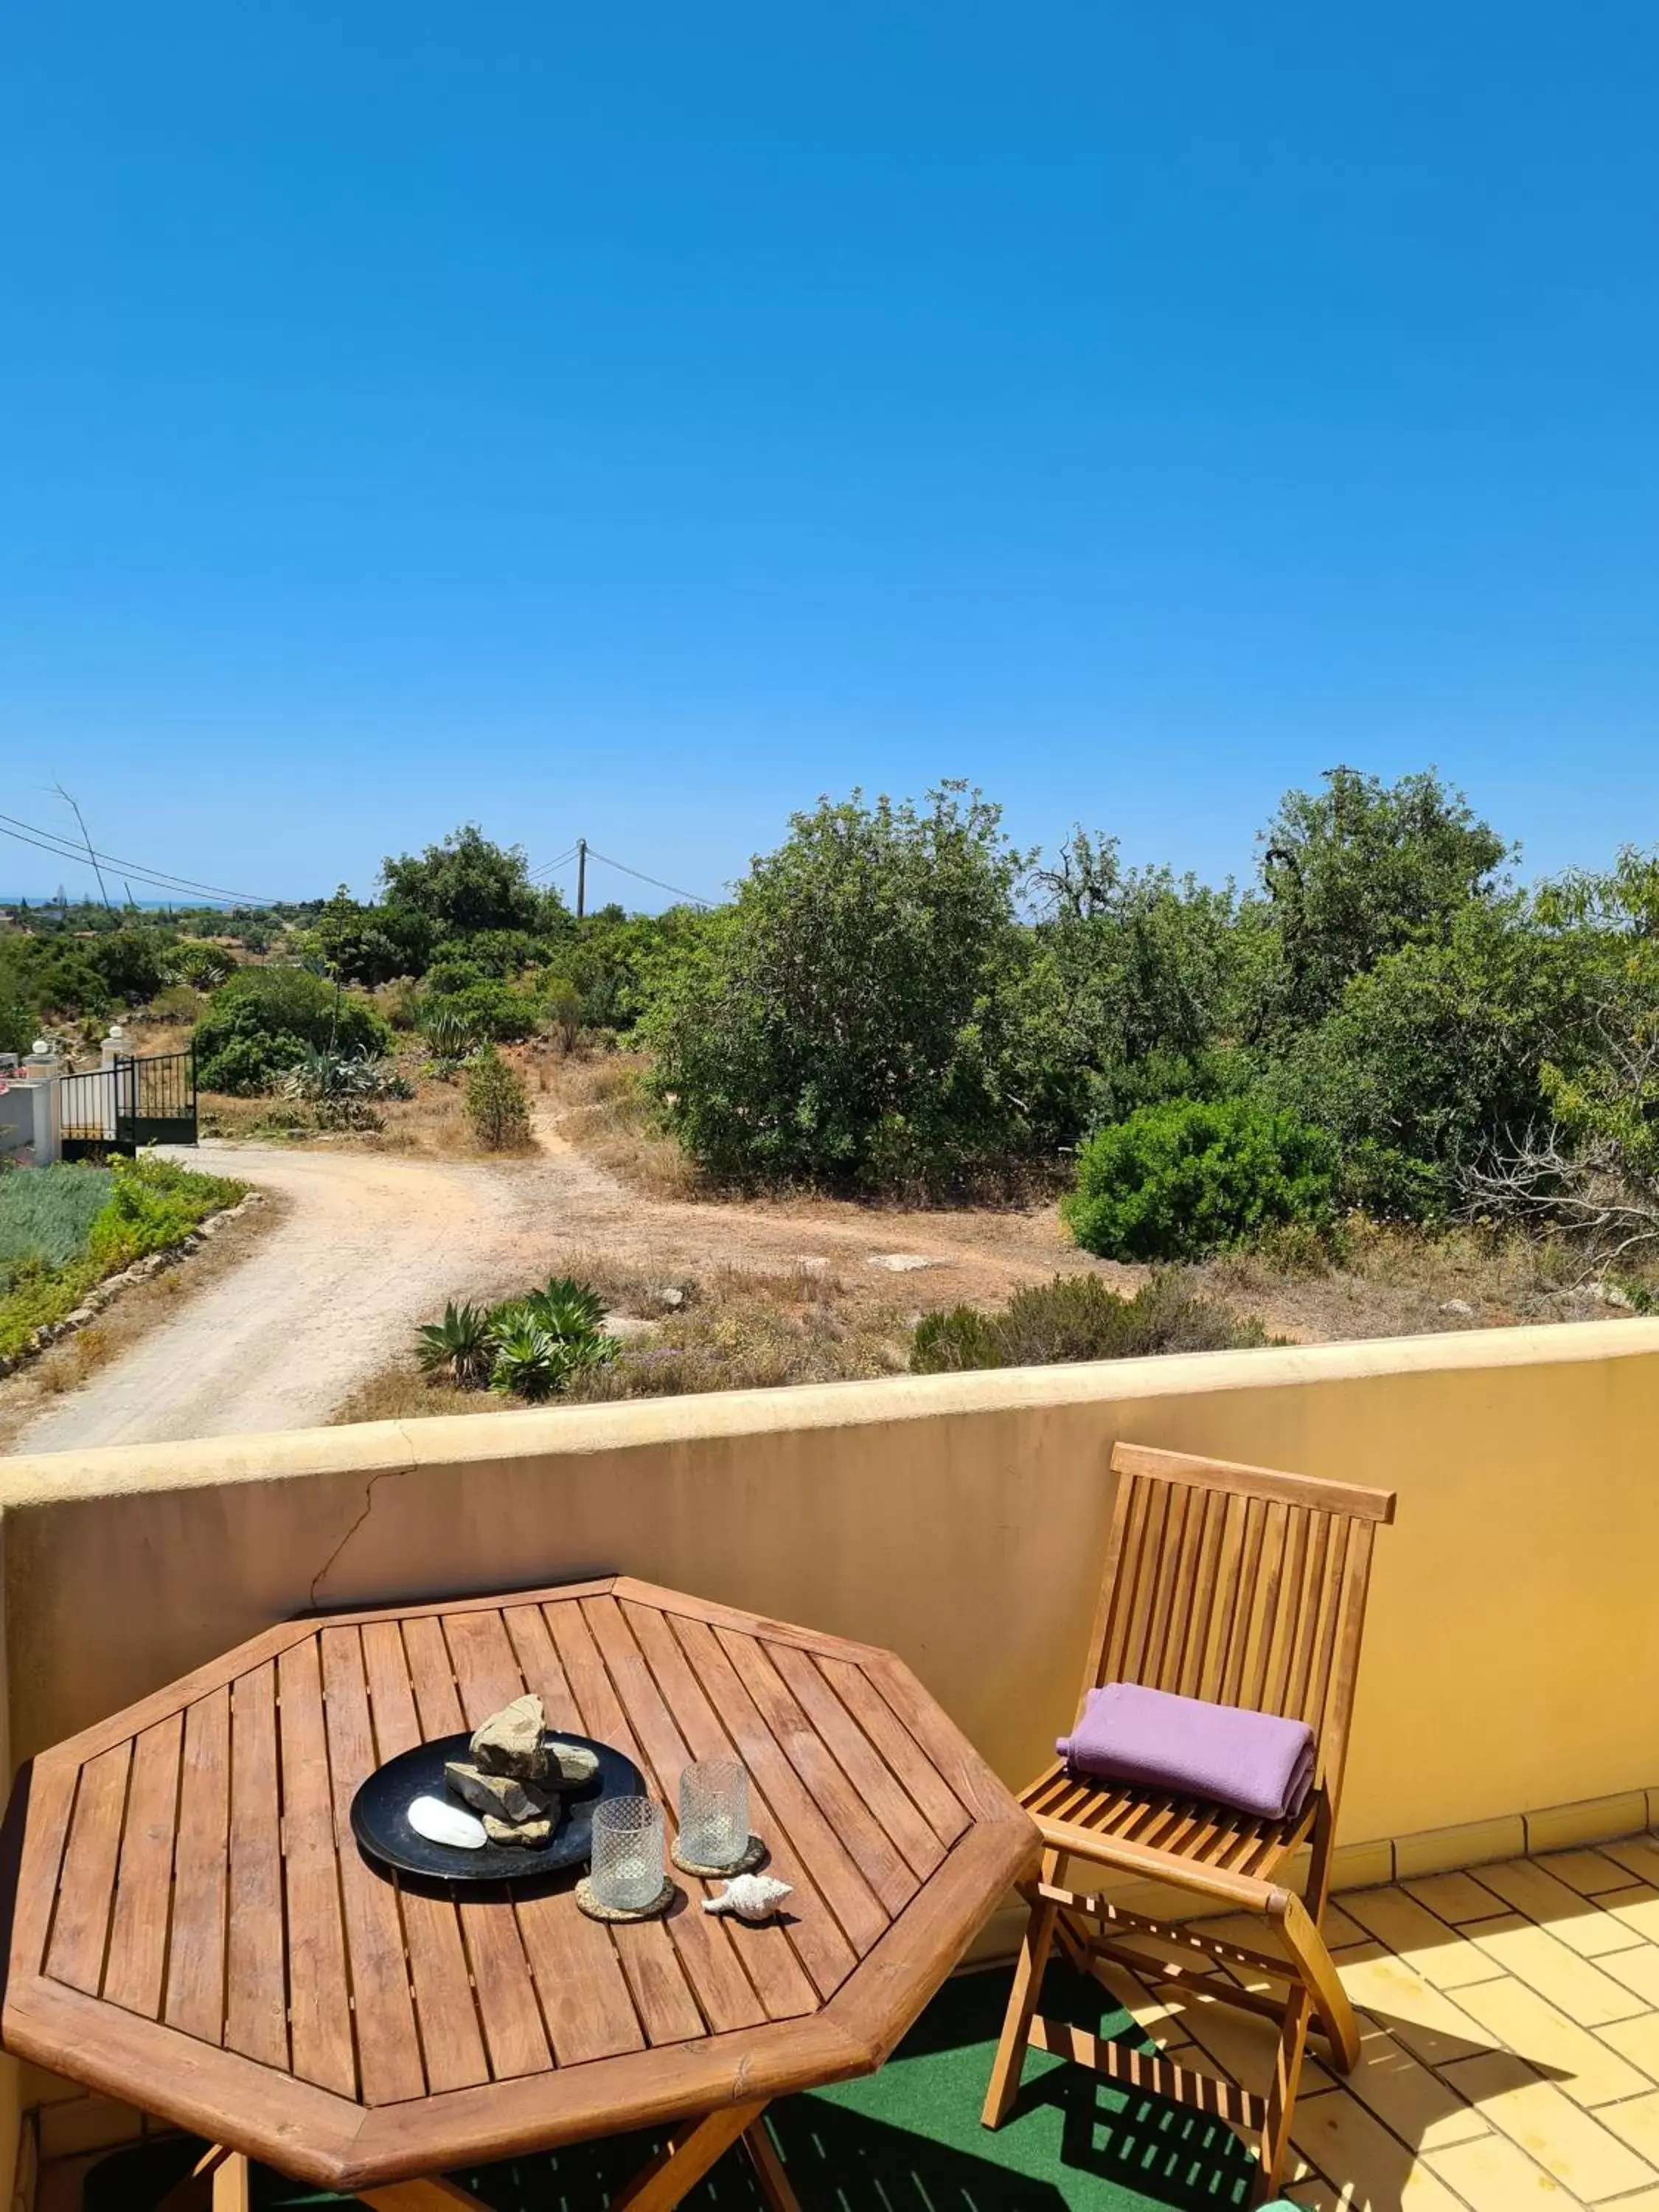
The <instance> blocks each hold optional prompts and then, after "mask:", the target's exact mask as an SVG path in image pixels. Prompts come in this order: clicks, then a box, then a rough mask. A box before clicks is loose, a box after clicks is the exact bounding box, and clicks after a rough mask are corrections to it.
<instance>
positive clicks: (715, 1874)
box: [668, 1836, 766, 1881]
mask: <svg viewBox="0 0 1659 2212" xmlns="http://www.w3.org/2000/svg"><path fill="white" fill-rule="evenodd" d="M668 1856H669V1857H670V1858H671V1859H672V1860H673V1862H674V1863H675V1865H676V1866H677V1867H678V1869H679V1870H680V1872H681V1873H682V1874H695V1875H701V1877H702V1880H703V1881H722V1880H724V1878H725V1877H726V1875H734V1874H752V1873H753V1872H754V1870H755V1869H756V1868H757V1866H761V1865H763V1864H764V1863H765V1859H766V1846H765V1844H763V1843H762V1841H761V1839H760V1838H759V1837H758V1836H750V1838H749V1841H748V1842H747V1843H746V1844H744V1848H743V1853H742V1856H741V1857H738V1858H735V1859H733V1860H732V1863H731V1865H730V1866H699V1865H698V1864H697V1863H696V1860H695V1859H683V1858H682V1857H680V1846H679V1840H678V1838H675V1841H674V1845H673V1848H672V1849H671V1850H670V1852H669V1854H668Z"/></svg>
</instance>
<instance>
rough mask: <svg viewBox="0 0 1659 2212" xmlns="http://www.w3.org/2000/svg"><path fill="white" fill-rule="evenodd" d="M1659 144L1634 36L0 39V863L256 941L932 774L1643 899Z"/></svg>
mask: <svg viewBox="0 0 1659 2212" xmlns="http://www.w3.org/2000/svg"><path fill="white" fill-rule="evenodd" d="M1656 85H1659V9H1656V7H1655V5H1654V0H1599V4H1598V5H1597V6H1595V8H1592V9H1572V8H1566V7H1563V6H1561V5H1560V4H1559V0H1552V4H1550V5H1548V6H1544V5H1540V4H1535V0H1518V3H1517V0H1507V3H1506V4H1504V5H1503V6H1499V5H1498V4H1496V0H1492V4H1485V5H1480V6H1476V5H1472V4H1468V0H1435V4H1433V5H1426V4H1418V0H1407V4H1401V5H1395V6H1394V7H1390V8H1387V9H1383V8H1371V9H1345V8H1334V7H1332V6H1330V5H1329V4H1328V0H1323V4H1321V5H1318V6H1315V5H1311V4H1275V0H1267V4H1265V5H1263V6H1261V7H1255V8H1245V7H1239V6H1225V5H1215V4H1211V5H1186V4H1181V0H1176V4H1172V5H1165V6H1147V5H1145V4H1138V5H1135V6H1133V7H1131V6H1127V5H1122V4H1117V0H1078V4H1075V5H1060V4H1049V3H1048V0H1024V4H1023V5H1021V6H1018V7H1014V6H1010V5H1006V4H1005V5H1001V6H998V7H994V8H993V7H987V6H982V5H975V4H971V0H966V3H965V0H955V4H952V5H949V6H947V5H945V4H942V0H935V4H929V5H921V4H916V0H881V4H879V5H877V4H873V0H867V3H866V0H836V4H835V5H833V6H818V7H815V8H811V9H807V8H802V7H791V6H782V7H780V6H778V5H777V4H775V0H770V4H767V5H761V4H729V5H724V6H722V5H715V6H714V7H712V8H694V7H689V6H687V5H685V4H684V0H675V4H672V5H670V4H666V0H663V4H658V0H641V4H638V5H635V6H634V7H631V8H626V9H617V8H593V7H586V8H572V7H562V6H550V5H548V4H546V0H536V4H530V0H497V4H495V5H494V6H491V7H489V8H458V7H455V6H453V5H450V6H444V7H437V6H434V5H431V4H429V0H414V4H413V5H410V4H409V0H403V4H399V5H398V6H392V5H390V4H386V0H345V4H339V0H335V4H331V5H327V6H325V5H323V4H322V0H291V4H285V5H283V6H280V7H250V6H227V5H225V4H223V0H215V4H213V5H211V6H210V5H208V4H207V0H146V4H144V5H142V6H137V7H135V6H133V5H131V4H122V5H117V4H115V0H18V4H15V5H13V6H11V7H9V8H7V9H5V10H4V11H3V14H0V761H3V788H4V791H5V793H7V794H8V796H7V797H5V798H3V799H0V808H3V810H4V811H7V812H9V813H12V814H15V815H21V816H22V817H25V818H27V819H32V820H45V821H54V820H55V821H58V822H60V823H61V822H62V821H63V820H64V819H65V817H64V815H63V813H62V810H61V808H58V809H57V811H56V812H54V811H53V810H54V809H55V808H57V802H55V801H54V800H52V799H50V798H49V797H48V796H46V794H45V793H44V791H43V788H42V787H44V786H45V785H46V784H48V783H49V782H50V781H51V780H52V774H53V773H56V774H59V775H62V776H63V778H64V781H65V782H66V783H67V784H68V785H69V786H70V788H71V789H72V790H74V791H75V792H76V793H77V795H78V796H79V797H80V798H81V799H82V803H83V805H85V806H86V807H87V809H88V814H89V816H90V818H91V823H92V827H93V829H94V834H95V836H97V839H98V842H100V844H102V845H104V846H106V848H109V849H112V850H113V851H115V852H118V853H121V854H128V855H130V856H131V857H133V858H135V859H138V860H149V861H151V862H153V863H155V864H156V865H159V866H163V867H166V868H167V869H170V870H172V871H174V872H180V873H184V874H187V875H192V876H197V877H205V878H209V879H210V880H213V881H216V882H222V883H225V884H229V885H231V886H232V887H234V888H237V889H241V888H246V889H250V890H255V891H275V892H280V893H285V894H301V893H305V892H312V891H319V890H321V891H325V890H328V889H330V888H331V886H332V884H334V883H335V881H336V880H337V879H338V878H346V879H348V880H349V881H350V882H352V883H353V884H355V885H356V886H357V887H358V888H359V889H360V890H367V889H368V886H369V884H371V882H372V879H373V877H374V871H375V866H376V864H377V861H378V859H379V856H380V854H382V853H383V852H385V851H386V850H388V849H399V848H403V847H404V846H406V845H410V844H415V843H419V842H426V841H427V840H428V839H429V838H431V837H433V836H437V835H439V834H441V832H442V831H443V830H445V829H447V828H448V827H449V826H450V825H451V824H453V823H455V822H456V821H457V820H459V819H461V818H463V817H474V818H476V819H477V820H478V821H480V822H481V823H483V825H484V826H485V828H486V829H488V830H489V831H490V832H491V833H492V834H494V835H495V836H500V837H501V838H502V839H504V840H507V841H509V842H510V841H513V840H519V841H522V842H524V843H525V844H526V846H527V847H528V848H530V851H531V853H532V856H533V857H535V858H538V859H542V858H546V859H550V858H551V857H552V856H553V855H554V854H556V852H557V851H559V850H560V849H561V848H563V847H565V846H567V845H568V844H569V843H571V842H572V841H573V840H574V836H576V834H577V833H578V832H579V831H585V832H586V835H587V836H589V837H590V838H592V841H593V842H594V843H595V844H596V845H598V846H599V847H600V848H602V849H603V850H604V851H605V852H607V853H612V854H616V855H617V857H618V858H621V859H624V860H632V861H633V862H634V863H635V865H636V866H640V867H642V868H645V869H647V870H648V871H650V872H653V873H654V874H659V875H662V876H665V877H666V878H669V879H670V880H671V881H673V882H675V883H678V884H688V885H690V887H691V888H693V889H696V890H710V891H712V890H717V889H718V887H719V886H720V884H721V883H722V882H723V881H725V880H726V879H728V878H731V877H732V875H734V874H735V873H737V872H739V871H740V870H741V869H742V868H743V866H744V865H745V863H746V860H747V858H748V856H749V854H750V853H751V852H753V851H754V850H756V849H757V848H765V847H768V846H769V845H771V844H773V843H775V842H776V840H777V837H778V836H779V834H780V832H781V828H782V825H783V822H784V818H785V817H786V815H787V812H788V811H789V810H790V809H791V808H793V807H795V806H798V805H803V804H810V802H811V799H813V798H814V796H815V795H816V794H817V793H818V792H819V791H821V790H826V789H827V790H830V791H835V792H837V793H839V792H841V791H843V790H845V789H846V788H847V787H849V786H850V785H852V784H854V783H862V784H864V785H865V786H866V787H869V788H872V789H889V790H891V791H894V792H896V793H897V792H904V791H909V790H914V791H917V792H920V791H921V789H922V788H923V787H926V786H927V784H928V783H929V782H930V781H933V780H934V779H936V778H937V777H938V776H939V775H950V774H957V775H967V776H969V777H971V778H973V779H975V780H976V781H979V782H981V783H982V784H983V785H984V786H985V787H987V790H989V791H990V792H991V793H993V794H994V795H995V796H998V797H1000V798H1001V799H1003V800H1004V801H1005V802H1006V806H1007V809H1008V816H1009V820H1010V823H1011V826H1012V828H1013V829H1014V830H1015V831H1016V832H1017V833H1018V835H1019V836H1021V837H1022V839H1026V840H1033V841H1035V840H1048V841H1053V840H1054V839H1056V838H1058V836H1060V835H1062V834H1063V833H1064V831H1065V829H1066V826H1067V824H1068V823H1071V822H1072V821H1073V819H1080V820H1082V821H1083V822H1085V823H1088V824H1090V825H1091V826H1098V827H1103V828H1106V829H1116V830H1118V831H1120V832H1121V835H1122V836H1123V839H1124V842H1125V847H1126V850H1127V852H1128V854H1130V855H1131V856H1133V857H1134V858H1167V859H1169V860H1172V861H1174V862H1175V863H1176V865H1178V866H1191V867H1194V868H1196V869H1198V870H1199V871H1200V872H1205V873H1207V874H1211V875H1220V874H1222V873H1225V872H1227V871H1229V870H1230V869H1231V870H1237V871H1239V872H1244V871H1246V870H1248V868H1249V865H1250V859H1251V850H1252V836H1253V833H1254V831H1255V829H1256V827H1257V826H1258V825H1259V824H1260V823H1261V821H1262V820H1263V819H1264V818H1265V817H1266V816H1267V812H1268V811H1269V810H1270V808H1271V805H1272V803H1273V799H1274V797H1275V796H1276V794H1277V793H1279V791H1280V790H1281V789H1282V788H1284V787H1285V786H1286V785H1288V784H1291V783H1293V782H1304V783H1305V782H1308V781H1311V780H1312V779H1313V778H1315V777H1316V775H1317V774H1318V772H1319V770H1320V769H1322V768H1323V767H1326V766H1328V765H1329V764H1330V763H1334V762H1335V761H1338V760H1346V761H1350V762H1353V763H1357V764H1359V765H1361V766H1364V767H1367V768H1371V769H1376V770H1378V771H1379V772H1382V773H1384V774H1389V775H1392V774H1395V773H1397V772H1399V771H1401V770H1402V769H1407V768H1410V767H1414V766H1418V765H1421V764H1423V763H1427V762H1431V761H1432V762H1436V763H1438V764H1439V765H1440V766H1441V767H1442V769H1444V770H1445V771H1446V772H1447V773H1448V774H1449V775H1451V776H1452V777H1453V778H1454V779H1455V780H1456V781H1459V782H1461V783H1462V785H1464V787H1466V788H1467V789H1468V792H1469V793H1470V795H1471V797H1472V798H1473V799H1474V800H1475V801H1476V802H1477V804H1479V805H1480V806H1481V807H1482V808H1483V809H1484V810H1485V811H1487V812H1488V813H1489V814H1490V815H1491V816H1492V817H1493V818H1494V819H1495V820H1496V821H1497V822H1498V824H1499V826H1500V827H1501V828H1503V829H1505V830H1506V831H1507V832H1509V833H1510V834H1511V835H1512V836H1518V837H1520V838H1522V840H1523V841H1524V843H1525V847H1526V855H1527V865H1528V871H1529V872H1532V871H1536V870H1543V869H1548V868H1553V867H1556V866H1560V865H1562V864H1564V863H1565V862H1567V861H1569V860H1595V859H1597V858H1600V857H1601V856H1603V855H1605V854H1608V853H1609V852H1610V851H1611V849H1612V848H1613V846H1614V845H1615V844H1616V843H1617V842H1620V841H1621V840H1624V839H1631V838H1635V839H1640V840H1644V841H1651V840H1653V839H1655V838H1656V837H1659V804H1656V802H1659V744H1656V735H1659V621H1656V592H1659V437H1656V407H1659V281H1656V280H1659V220H1656V219H1659V131H1656V129H1655V127H1654V100H1655V95H1656ZM31 857H32V856H29V855H27V854H22V853H21V852H20V851H19V850H18V849H17V848H8V849H7V850H6V851H5V852H4V853H3V855H0V886H3V887H5V888H11V889H15V888H16V887H17V886H18V885H19V884H21V885H22V886H23V887H25V888H38V887H41V886H50V885H51V884H54V883H55V882H56V881H57V879H58V874H59V871H58V868H57V867H56V866H55V864H53V863H51V862H49V861H44V860H43V861H41V862H40V865H39V866H33V865H30V862H31ZM71 880H73V878H71ZM596 883H599V884H600V887H601V888H611V887H615V888H622V886H621V885H619V884H616V879H614V878H613V879H610V882H609V883H605V882H604V880H603V879H600V878H596Z"/></svg>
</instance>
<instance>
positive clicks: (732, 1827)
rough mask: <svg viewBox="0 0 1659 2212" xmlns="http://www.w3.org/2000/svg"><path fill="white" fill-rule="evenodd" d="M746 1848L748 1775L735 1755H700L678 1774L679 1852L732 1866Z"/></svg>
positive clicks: (695, 1860)
mask: <svg viewBox="0 0 1659 2212" xmlns="http://www.w3.org/2000/svg"><path fill="white" fill-rule="evenodd" d="M748 1848H749V1777H748V1775H747V1774H746V1773H745V1772H744V1767H743V1763H742V1761H741V1760H740V1759H699V1760H698V1761H697V1762H696V1765H693V1766H688V1767H687V1768H685V1770H684V1772H683V1773H682V1774H681V1776H680V1844H679V1849H680V1857H682V1858H683V1859H688V1860H690V1863H691V1864H692V1865H693V1866H708V1867H727V1866H735V1865H736V1863H737V1862H738V1860H739V1859H740V1858H741V1857H743V1855H744V1851H745V1850H747V1849H748Z"/></svg>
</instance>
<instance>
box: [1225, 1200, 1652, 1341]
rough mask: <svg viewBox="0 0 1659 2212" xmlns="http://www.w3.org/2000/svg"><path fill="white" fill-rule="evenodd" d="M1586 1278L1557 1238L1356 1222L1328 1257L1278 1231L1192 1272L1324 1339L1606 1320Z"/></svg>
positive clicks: (1581, 1264)
mask: <svg viewBox="0 0 1659 2212" xmlns="http://www.w3.org/2000/svg"><path fill="white" fill-rule="evenodd" d="M1592 1272H1593V1271H1592V1270H1591V1269H1590V1267H1589V1265H1588V1263H1587V1260H1586V1256H1585V1255H1584V1253H1583V1251H1582V1250H1580V1249H1575V1248H1574V1247H1573V1246H1572V1245H1571V1244H1570V1243H1566V1242H1565V1240H1561V1239H1555V1238H1551V1239H1547V1240H1543V1241H1534V1240H1531V1239H1528V1238H1526V1237H1516V1236H1505V1235H1498V1234H1497V1233H1495V1232H1493V1231H1489V1230H1484V1229H1479V1228H1474V1227H1472V1226H1454V1227H1451V1228H1448V1229H1445V1230H1442V1231H1438V1232H1437V1233H1431V1232H1430V1231H1425V1230H1422V1229H1414V1228H1410V1227H1407V1226H1405V1225H1391V1224H1383V1223H1376V1222H1371V1221H1367V1220H1364V1219H1363V1218H1359V1217H1358V1216H1356V1217H1355V1218H1352V1220H1350V1221H1348V1222H1346V1223H1345V1224H1344V1225H1343V1227H1342V1229H1341V1231H1340V1234H1339V1236H1338V1237H1337V1238H1336V1240H1335V1245H1334V1251H1333V1250H1327V1249H1323V1248H1322V1246H1321V1245H1320V1243H1319V1240H1318V1239H1317V1238H1316V1237H1313V1236H1312V1235H1311V1234H1310V1233H1307V1232H1291V1231H1286V1232H1285V1233H1283V1234H1282V1235H1280V1236H1279V1237H1272V1236H1270V1237H1266V1238H1264V1239H1263V1241H1262V1243H1261V1244H1260V1245H1259V1246H1258V1247H1256V1248H1255V1249H1253V1250H1250V1251H1246V1252H1237V1253H1229V1254H1226V1255H1224V1256H1223V1257H1221V1258H1220V1259H1217V1260H1212V1261H1209V1262H1208V1263H1207V1264H1206V1266H1205V1267H1202V1268H1200V1269H1199V1270H1197V1273H1198V1276H1199V1278H1200V1280H1201V1281H1202V1282H1203V1283H1204V1285H1205V1286H1206V1288H1208V1289H1212V1290H1214V1291H1218V1292H1220V1293H1221V1294H1222V1295H1223V1296H1225V1297H1229V1298H1231V1299H1232V1300H1233V1301H1234V1303H1235V1304H1241V1305H1243V1306H1245V1307H1247V1308H1249V1310H1252V1311H1254V1312H1255V1313H1258V1314H1260V1315H1261V1316H1263V1317H1264V1319H1266V1320H1267V1322H1269V1323H1270V1324H1271V1325H1274V1326H1278V1327H1287V1328H1290V1329H1291V1331H1292V1333H1294V1334H1297V1335H1298V1336H1302V1337H1306V1338H1315V1339H1322V1340H1327V1339H1328V1340H1340V1339H1344V1338H1349V1337H1374V1336H1417V1335H1425V1334H1432V1333H1435V1332H1437V1331H1443V1330H1456V1329H1469V1328H1515V1327H1518V1326H1522V1325H1524V1324H1525V1323H1527V1322H1551V1321H1577V1320H1585V1319H1602V1320H1605V1319H1607V1317H1608V1316H1609V1315H1610V1313H1611V1312H1613V1311H1616V1310H1617V1308H1610V1307H1609V1306H1608V1305H1607V1304H1605V1303H1604V1302H1603V1301H1602V1300H1601V1297H1598V1296H1597V1295H1596V1293H1595V1291H1594V1290H1592V1289H1591V1288H1590V1277H1591V1274H1592Z"/></svg>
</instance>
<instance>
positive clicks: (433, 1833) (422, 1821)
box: [404, 1797, 489, 1851]
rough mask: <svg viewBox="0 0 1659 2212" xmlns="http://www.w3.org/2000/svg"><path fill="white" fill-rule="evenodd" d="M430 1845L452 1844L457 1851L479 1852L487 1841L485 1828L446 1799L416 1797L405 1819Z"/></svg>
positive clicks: (471, 1815) (469, 1814)
mask: <svg viewBox="0 0 1659 2212" xmlns="http://www.w3.org/2000/svg"><path fill="white" fill-rule="evenodd" d="M404 1819H405V1820H407V1821H408V1822H409V1825H410V1827H411V1828H413V1829H414V1831H415V1832H416V1835H417V1836H424V1837H425V1838H426V1839H427V1841H428V1843H429V1844H453V1845H454V1847H455V1849H456V1850H462V1851H481V1850H483V1847H484V1845H485V1844H486V1843H487V1842H488V1841H489V1838H488V1837H487V1836H486V1835H485V1834H484V1824H483V1821H482V1820H477V1819H476V1818H475V1817H474V1816H473V1814H471V1813H464V1812H463V1811H462V1810H461V1808H460V1807H459V1805H452V1804H451V1803H450V1802H449V1801H448V1799H447V1798H445V1797H416V1799H415V1800H414V1802H412V1803H411V1804H410V1808H409V1810H408V1812H407V1813H406V1814H404Z"/></svg>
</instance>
